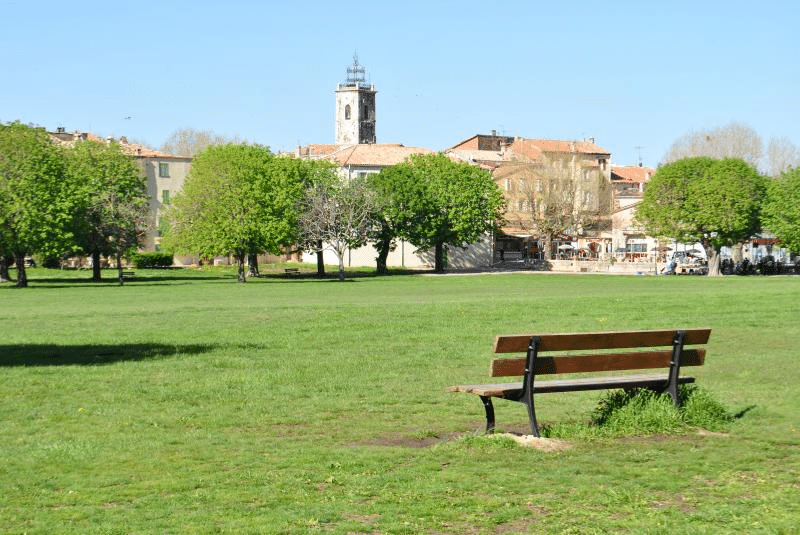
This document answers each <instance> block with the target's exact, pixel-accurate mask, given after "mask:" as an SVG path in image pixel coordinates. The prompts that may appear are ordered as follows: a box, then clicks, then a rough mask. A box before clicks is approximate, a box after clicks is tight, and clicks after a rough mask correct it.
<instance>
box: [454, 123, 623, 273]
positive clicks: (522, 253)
mask: <svg viewBox="0 0 800 535" xmlns="http://www.w3.org/2000/svg"><path fill="white" fill-rule="evenodd" d="M444 152H445V153H446V154H448V155H449V156H450V157H451V158H453V159H456V160H460V161H467V162H470V163H472V164H474V165H479V166H481V167H483V168H484V169H487V170H489V171H491V172H492V176H493V177H494V181H495V183H496V184H497V186H498V187H499V188H500V190H501V191H502V192H503V194H504V195H505V198H506V202H507V208H506V215H505V221H504V226H503V228H502V229H501V230H502V233H501V234H500V235H499V236H498V237H497V243H496V247H495V252H494V255H495V262H498V261H504V262H505V261H507V260H509V259H511V260H514V261H518V260H522V259H529V258H530V259H541V258H543V257H544V256H545V255H544V251H543V248H544V247H545V245H544V243H545V242H544V241H543V240H541V239H540V238H541V237H540V236H538V235H537V234H536V233H535V231H534V230H533V225H532V214H533V213H534V212H535V211H537V210H544V209H545V207H546V206H545V205H546V204H548V203H549V205H551V206H552V205H553V201H546V200H545V199H546V198H547V196H548V195H553V193H548V186H547V184H548V181H549V182H552V181H553V180H550V179H551V177H558V180H557V181H556V182H558V181H560V182H563V183H569V184H570V185H571V188H570V190H569V191H565V192H564V193H563V196H562V197H561V198H559V199H558V202H559V203H560V204H561V205H563V206H562V208H561V210H563V211H564V212H565V213H569V214H570V215H571V216H572V217H573V219H574V221H575V224H574V225H573V226H574V228H570V229H567V230H566V231H565V233H564V234H563V235H561V236H559V237H557V238H558V239H556V240H554V241H553V243H552V244H551V247H552V251H551V255H550V256H551V257H552V258H556V257H558V256H564V255H565V253H567V252H569V253H572V254H576V253H578V252H580V253H581V254H583V255H586V256H591V257H595V258H596V257H599V256H601V255H603V254H605V253H607V252H610V247H611V246H610V243H611V233H610V228H608V227H610V224H608V221H607V219H608V218H607V217H605V216H604V217H602V218H601V219H600V220H599V221H596V222H594V224H592V225H589V224H588V223H580V222H581V221H583V220H588V219H589V218H586V217H582V216H581V214H590V213H603V212H605V213H608V212H610V206H611V187H610V184H611V153H610V152H609V151H608V150H606V149H604V148H602V147H600V146H598V145H596V144H595V143H594V140H593V139H589V140H584V141H562V140H551V139H525V138H518V137H509V136H498V135H497V134H496V133H495V132H492V134H491V135H484V134H478V135H476V136H472V137H471V138H468V139H466V140H464V141H461V142H460V143H458V144H456V145H454V146H453V147H450V148H449V149H447V150H445V151H444ZM593 219H595V220H596V219H597V218H593Z"/></svg>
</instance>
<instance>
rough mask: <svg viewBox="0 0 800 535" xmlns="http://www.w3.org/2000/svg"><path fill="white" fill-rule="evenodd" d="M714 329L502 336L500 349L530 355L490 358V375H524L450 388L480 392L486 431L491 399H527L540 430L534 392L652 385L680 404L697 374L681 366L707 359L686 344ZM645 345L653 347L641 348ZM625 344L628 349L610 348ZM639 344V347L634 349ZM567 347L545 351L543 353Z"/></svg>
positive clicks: (700, 339)
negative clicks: (683, 390) (684, 371)
mask: <svg viewBox="0 0 800 535" xmlns="http://www.w3.org/2000/svg"><path fill="white" fill-rule="evenodd" d="M710 335H711V329H681V330H677V329H676V330H655V331H631V332H596V333H571V334H570V333H563V334H541V335H529V334H525V335H511V336H497V338H496V339H495V342H494V352H495V353H520V352H527V354H526V356H525V357H520V358H499V359H494V360H492V362H491V367H490V370H489V375H490V376H491V377H512V376H520V375H521V376H522V382H517V383H499V384H480V385H459V386H451V387H450V388H448V391H450V392H469V393H473V394H477V395H478V396H480V398H481V401H483V406H484V409H485V411H486V432H487V433H491V432H493V431H494V426H495V421H494V407H493V406H492V398H502V399H508V400H511V401H519V402H521V403H524V404H525V405H526V406H527V408H528V419H529V420H530V426H531V432H532V433H533V434H534V435H535V436H537V437H538V436H540V435H539V425H538V424H537V422H536V410H535V407H534V403H533V396H534V394H544V393H549V392H575V391H582V390H604V389H612V388H648V389H651V390H655V391H657V392H664V393H669V395H670V396H672V399H673V401H674V402H675V404H676V405H679V404H680V400H679V399H678V384H683V383H693V382H694V377H691V376H682V375H680V369H681V367H682V366H700V365H702V364H703V362H704V361H705V356H706V351H705V349H687V348H685V346H689V345H701V344H705V343H707V342H708V338H709V336H710ZM642 348H648V349H647V350H646V351H641V349H642ZM620 349H625V350H628V351H622V352H619V351H608V350H620ZM631 349H639V351H630V350H631ZM587 350H596V351H595V352H593V353H582V354H565V353H563V352H571V351H587ZM549 352H562V353H556V354H552V355H546V356H543V355H542V354H543V353H549ZM658 368H664V370H663V372H661V373H657V374H652V373H651V374H626V375H614V376H608V375H597V372H611V371H614V372H618V371H623V370H648V369H649V370H652V369H658ZM562 373H585V374H592V373H594V375H593V376H581V377H577V378H569V379H558V380H548V381H535V379H536V377H537V376H539V375H546V374H562Z"/></svg>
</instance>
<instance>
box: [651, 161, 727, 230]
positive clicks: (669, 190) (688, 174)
mask: <svg viewBox="0 0 800 535" xmlns="http://www.w3.org/2000/svg"><path fill="white" fill-rule="evenodd" d="M713 164H714V160H713V159H712V158H707V157H704V156H698V157H694V158H683V159H681V160H678V161H676V162H673V163H668V164H666V165H663V166H661V167H660V168H659V169H658V171H657V172H656V174H655V175H654V176H653V178H652V179H651V180H650V182H648V183H647V186H646V187H645V190H644V196H643V198H642V202H641V204H640V205H639V206H638V207H637V208H636V214H635V220H636V222H637V223H638V224H639V225H641V226H642V227H644V229H645V230H646V231H647V233H648V234H650V235H651V236H657V237H664V238H672V239H675V240H678V241H694V240H696V239H697V229H696V228H695V227H694V225H693V223H692V214H691V213H690V212H689V211H688V209H687V204H686V203H687V201H688V199H689V184H690V183H692V182H696V181H700V180H703V179H704V177H705V175H706V172H707V171H708V169H709V168H711V166H712V165H713Z"/></svg>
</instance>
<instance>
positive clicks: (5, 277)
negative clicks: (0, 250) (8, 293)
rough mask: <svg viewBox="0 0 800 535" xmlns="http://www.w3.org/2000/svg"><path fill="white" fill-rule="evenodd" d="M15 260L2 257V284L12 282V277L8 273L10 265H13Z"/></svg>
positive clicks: (0, 260) (0, 257) (0, 259)
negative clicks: (12, 262) (12, 261)
mask: <svg viewBox="0 0 800 535" xmlns="http://www.w3.org/2000/svg"><path fill="white" fill-rule="evenodd" d="M11 260H13V258H11V257H8V256H5V255H0V282H10V281H11V275H10V274H9V273H8V264H10V263H11Z"/></svg>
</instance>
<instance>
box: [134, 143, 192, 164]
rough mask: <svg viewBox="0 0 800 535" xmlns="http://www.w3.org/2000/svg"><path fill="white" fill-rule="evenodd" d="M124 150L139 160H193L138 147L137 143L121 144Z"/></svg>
mask: <svg viewBox="0 0 800 535" xmlns="http://www.w3.org/2000/svg"><path fill="white" fill-rule="evenodd" d="M120 146H121V147H122V150H124V151H125V152H127V153H128V154H130V155H131V156H136V157H139V158H161V159H167V158H169V159H173V160H175V159H179V160H191V159H192V158H191V157H190V156H178V155H177V154H169V153H167V152H161V151H158V150H153V149H148V148H147V147H145V146H143V145H138V144H136V143H120Z"/></svg>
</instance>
